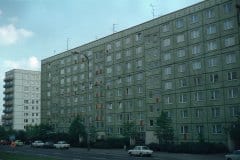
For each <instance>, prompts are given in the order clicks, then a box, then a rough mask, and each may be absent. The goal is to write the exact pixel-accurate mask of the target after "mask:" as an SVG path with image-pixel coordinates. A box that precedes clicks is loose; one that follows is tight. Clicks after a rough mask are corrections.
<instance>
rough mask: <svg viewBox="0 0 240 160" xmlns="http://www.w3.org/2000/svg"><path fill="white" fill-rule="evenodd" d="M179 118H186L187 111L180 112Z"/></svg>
mask: <svg viewBox="0 0 240 160" xmlns="http://www.w3.org/2000/svg"><path fill="white" fill-rule="evenodd" d="M181 117H182V118H187V117H188V110H186V109H184V110H181Z"/></svg>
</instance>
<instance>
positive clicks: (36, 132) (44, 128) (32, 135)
mask: <svg viewBox="0 0 240 160" xmlns="http://www.w3.org/2000/svg"><path fill="white" fill-rule="evenodd" d="M52 132H53V127H52V126H51V125H49V124H40V125H34V126H31V125H30V126H27V128H26V135H27V137H28V139H29V140H31V141H32V140H35V139H42V140H46V139H47V138H48V135H49V133H52Z"/></svg>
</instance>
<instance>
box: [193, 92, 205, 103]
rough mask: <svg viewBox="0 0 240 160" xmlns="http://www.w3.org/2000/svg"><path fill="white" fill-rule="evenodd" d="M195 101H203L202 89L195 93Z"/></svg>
mask: <svg viewBox="0 0 240 160" xmlns="http://www.w3.org/2000/svg"><path fill="white" fill-rule="evenodd" d="M194 98H195V101H198V102H199V101H203V92H202V91H198V92H196V93H195V95H194Z"/></svg>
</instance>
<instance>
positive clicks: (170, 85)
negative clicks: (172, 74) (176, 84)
mask: <svg viewBox="0 0 240 160" xmlns="http://www.w3.org/2000/svg"><path fill="white" fill-rule="evenodd" d="M164 86H165V87H164V88H165V90H168V89H172V82H165V85H164Z"/></svg>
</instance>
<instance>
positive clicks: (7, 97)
mask: <svg viewBox="0 0 240 160" xmlns="http://www.w3.org/2000/svg"><path fill="white" fill-rule="evenodd" d="M4 82H5V84H4V86H3V87H4V92H3V93H4V98H3V100H4V104H3V106H4V110H3V112H4V115H3V116H2V123H3V126H5V127H6V129H14V130H25V129H26V126H28V125H36V124H40V118H41V116H40V111H41V110H40V106H41V105H40V102H41V101H40V99H41V96H40V95H41V94H40V90H41V72H40V71H30V70H20V69H13V70H10V71H8V72H6V73H5V78H4Z"/></svg>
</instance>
